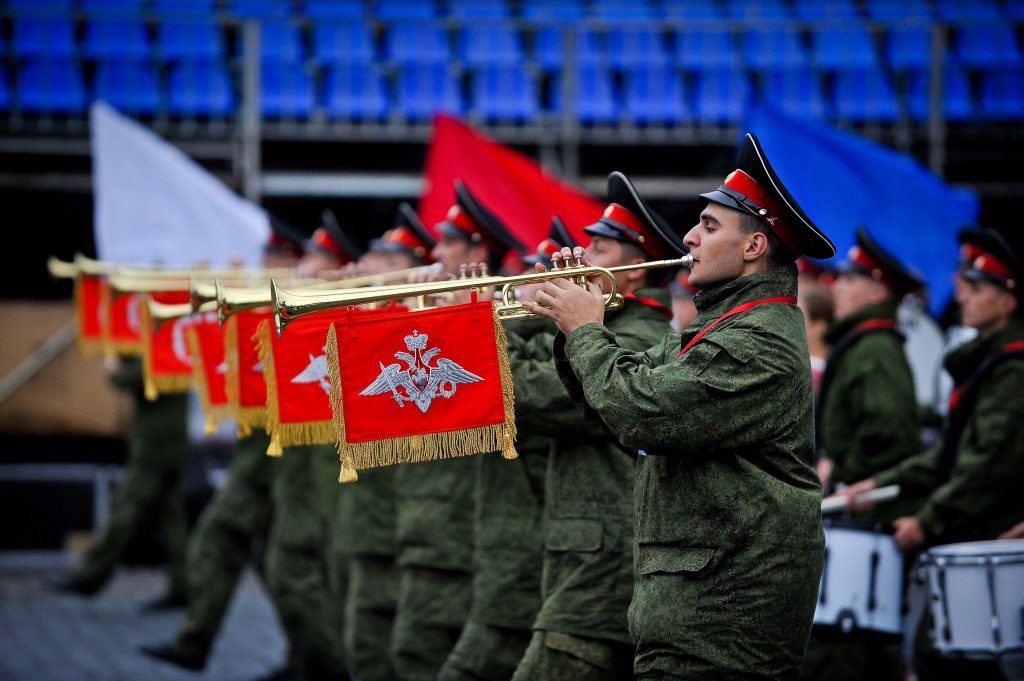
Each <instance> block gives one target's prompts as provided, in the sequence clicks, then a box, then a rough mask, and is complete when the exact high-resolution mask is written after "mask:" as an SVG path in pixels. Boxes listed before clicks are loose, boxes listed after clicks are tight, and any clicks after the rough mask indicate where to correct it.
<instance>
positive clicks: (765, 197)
mask: <svg viewBox="0 0 1024 681" xmlns="http://www.w3.org/2000/svg"><path fill="white" fill-rule="evenodd" d="M725 186H726V187H728V188H729V189H732V190H733V191H737V192H739V193H740V194H743V195H744V196H746V197H747V198H748V199H750V200H751V201H753V202H754V203H755V204H757V207H758V208H760V209H761V210H760V211H759V214H758V216H757V217H759V218H760V219H761V221H762V222H764V223H765V224H766V225H768V228H769V229H770V230H772V232H774V233H775V236H777V237H779V240H781V241H782V243H784V244H786V248H788V249H789V251H790V252H791V253H793V254H794V255H799V254H800V253H801V252H802V249H801V248H800V245H799V244H800V242H799V240H798V239H797V235H796V234H795V233H794V231H793V226H792V225H791V224H789V221H788V220H786V217H785V216H786V212H785V211H784V210H783V209H782V206H781V205H779V203H778V202H777V201H776V200H775V198H774V197H772V195H771V194H769V193H768V192H766V191H765V190H764V189H763V188H762V187H761V185H759V184H758V183H757V182H756V181H754V178H752V177H750V175H747V174H746V173H745V172H743V171H742V170H734V171H732V172H731V173H729V176H728V177H726V178H725Z"/></svg>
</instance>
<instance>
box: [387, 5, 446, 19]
mask: <svg viewBox="0 0 1024 681" xmlns="http://www.w3.org/2000/svg"><path fill="white" fill-rule="evenodd" d="M438 16H439V12H438V9H437V5H436V4H435V3H434V1H433V0H387V1H386V2H378V3H377V18H378V19H380V20H381V21H417V20H422V19H434V18H436V17H438Z"/></svg>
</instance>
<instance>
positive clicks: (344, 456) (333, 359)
mask: <svg viewBox="0 0 1024 681" xmlns="http://www.w3.org/2000/svg"><path fill="white" fill-rule="evenodd" d="M326 349H327V374H328V378H329V380H330V382H331V394H330V399H331V413H332V415H333V417H334V418H333V419H332V420H333V421H334V431H335V433H336V434H337V439H338V459H339V460H340V461H341V473H340V474H339V475H338V482H355V481H356V480H358V479H359V476H358V475H357V474H356V467H355V461H353V460H352V455H351V450H348V449H347V448H346V447H345V412H344V410H343V408H342V397H341V365H340V364H339V363H338V332H337V331H336V330H335V328H334V324H331V326H330V328H329V329H327V348H326Z"/></svg>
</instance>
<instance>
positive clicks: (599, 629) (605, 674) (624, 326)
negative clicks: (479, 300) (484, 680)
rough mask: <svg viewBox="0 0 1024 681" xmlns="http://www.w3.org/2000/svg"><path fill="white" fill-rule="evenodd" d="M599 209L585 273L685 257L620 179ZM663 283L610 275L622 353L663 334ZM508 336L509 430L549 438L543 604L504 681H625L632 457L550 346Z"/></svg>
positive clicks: (614, 327) (636, 274) (610, 319)
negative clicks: (572, 389)
mask: <svg viewBox="0 0 1024 681" xmlns="http://www.w3.org/2000/svg"><path fill="white" fill-rule="evenodd" d="M608 201H609V204H608V206H607V208H606V209H605V211H604V214H603V215H602V217H601V218H600V219H599V220H598V221H597V222H596V223H594V224H593V225H590V226H589V227H587V228H586V229H585V230H584V231H585V232H586V233H587V234H589V235H590V237H591V241H590V244H589V245H588V246H587V248H586V258H587V260H588V261H589V262H590V263H592V264H594V265H597V266H600V267H614V266H618V265H627V264H636V263H642V262H646V261H650V260H662V259H668V258H674V257H678V256H679V255H680V254H682V253H684V252H685V246H683V243H682V239H681V238H680V237H679V235H678V234H676V233H675V232H674V231H673V230H672V228H671V227H669V226H668V225H667V224H666V223H665V222H664V220H662V218H661V217H660V216H658V215H657V214H656V213H654V211H652V210H651V209H650V208H649V207H648V206H647V204H646V203H645V202H644V201H643V200H642V199H641V198H640V196H639V195H638V194H637V192H636V190H635V189H634V187H633V185H632V184H631V183H630V182H629V180H628V179H626V177H625V176H624V175H622V174H621V173H618V172H616V173H612V174H611V175H610V176H609V178H608ZM581 250H582V249H581ZM564 252H566V253H567V252H568V251H564ZM671 274H672V272H671V271H669V270H642V269H640V270H633V271H629V272H619V273H617V274H616V276H615V279H616V284H617V287H618V290H619V292H620V293H622V294H623V295H624V296H625V304H624V305H623V307H622V308H621V309H620V310H618V311H612V312H609V313H608V315H607V328H608V330H609V333H613V334H615V338H616V339H617V342H618V343H620V344H621V345H622V346H623V347H626V348H632V349H636V350H639V349H642V348H646V347H649V346H650V345H651V344H652V343H655V342H657V341H658V339H660V338H661V337H663V336H664V335H665V334H666V333H667V332H668V331H670V326H669V321H670V319H671V315H672V313H671V310H670V308H669V305H670V298H669V294H668V291H666V290H665V289H664V288H663V287H662V285H663V284H664V282H665V280H666V279H667V278H669V277H670V276H671ZM573 286H575V284H573ZM577 288H579V287H577ZM580 290H581V291H582V290H583V289H582V288H580ZM529 298H530V296H527V297H526V300H527V301H528V300H529ZM527 304H529V302H527ZM531 307H532V305H531ZM602 311H603V299H602ZM509 338H510V340H509V358H510V360H511V364H512V368H513V375H514V378H515V381H516V383H515V388H516V407H517V418H518V417H520V415H521V418H522V421H521V422H520V426H519V427H520V428H521V429H522V431H526V432H534V433H544V434H547V435H550V436H552V437H553V438H554V439H555V444H554V447H553V448H552V450H551V454H550V455H549V457H548V470H547V476H546V481H545V485H546V486H545V495H544V566H543V571H542V574H543V582H542V592H541V596H542V598H543V603H542V605H541V607H540V612H539V613H538V614H537V618H536V620H535V621H534V623H533V636H532V638H531V640H530V644H529V646H528V647H527V649H526V653H525V655H524V656H523V659H522V661H521V662H520V663H519V667H518V668H517V669H516V672H515V675H514V676H513V677H512V678H513V679H515V680H516V681H535V680H541V679H544V680H547V679H567V680H568V679H582V680H595V681H596V680H606V679H607V680H611V679H620V678H629V677H630V676H631V672H632V666H633V653H634V643H633V639H632V638H631V637H630V633H629V630H628V625H627V621H626V611H627V610H628V608H629V601H630V598H631V597H632V594H633V580H632V573H633V541H632V536H633V522H632V517H631V516H632V505H633V481H634V477H635V473H636V455H635V453H634V452H633V451H631V450H629V449H626V448H625V447H623V446H622V445H621V444H619V442H617V441H616V440H615V438H613V437H610V436H609V434H608V433H607V432H606V431H604V430H602V429H601V428H600V427H595V425H594V424H593V423H590V422H588V421H586V420H584V418H583V414H582V413H581V412H580V410H579V409H578V408H577V407H576V405H575V404H574V403H573V402H572V399H571V397H570V394H569V393H568V392H566V390H565V388H564V386H562V384H561V381H560V379H559V377H558V374H557V372H556V369H555V365H554V363H553V362H552V344H551V342H550V339H548V338H540V337H538V338H533V339H530V340H526V339H520V338H517V337H516V336H515V335H514V334H509Z"/></svg>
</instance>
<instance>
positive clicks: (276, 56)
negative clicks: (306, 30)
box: [239, 21, 305, 64]
mask: <svg viewBox="0 0 1024 681" xmlns="http://www.w3.org/2000/svg"><path fill="white" fill-rule="evenodd" d="M261 23H262V29H261V35H260V57H261V58H262V60H263V63H264V64H267V63H277V64H297V63H299V62H301V61H302V60H303V59H304V58H305V54H304V52H303V49H302V29H301V28H300V27H299V26H297V25H295V24H290V23H278V22H273V21H264V22H261ZM242 49H243V45H242V44H241V41H240V42H239V50H240V53H242V52H241V50H242Z"/></svg>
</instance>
